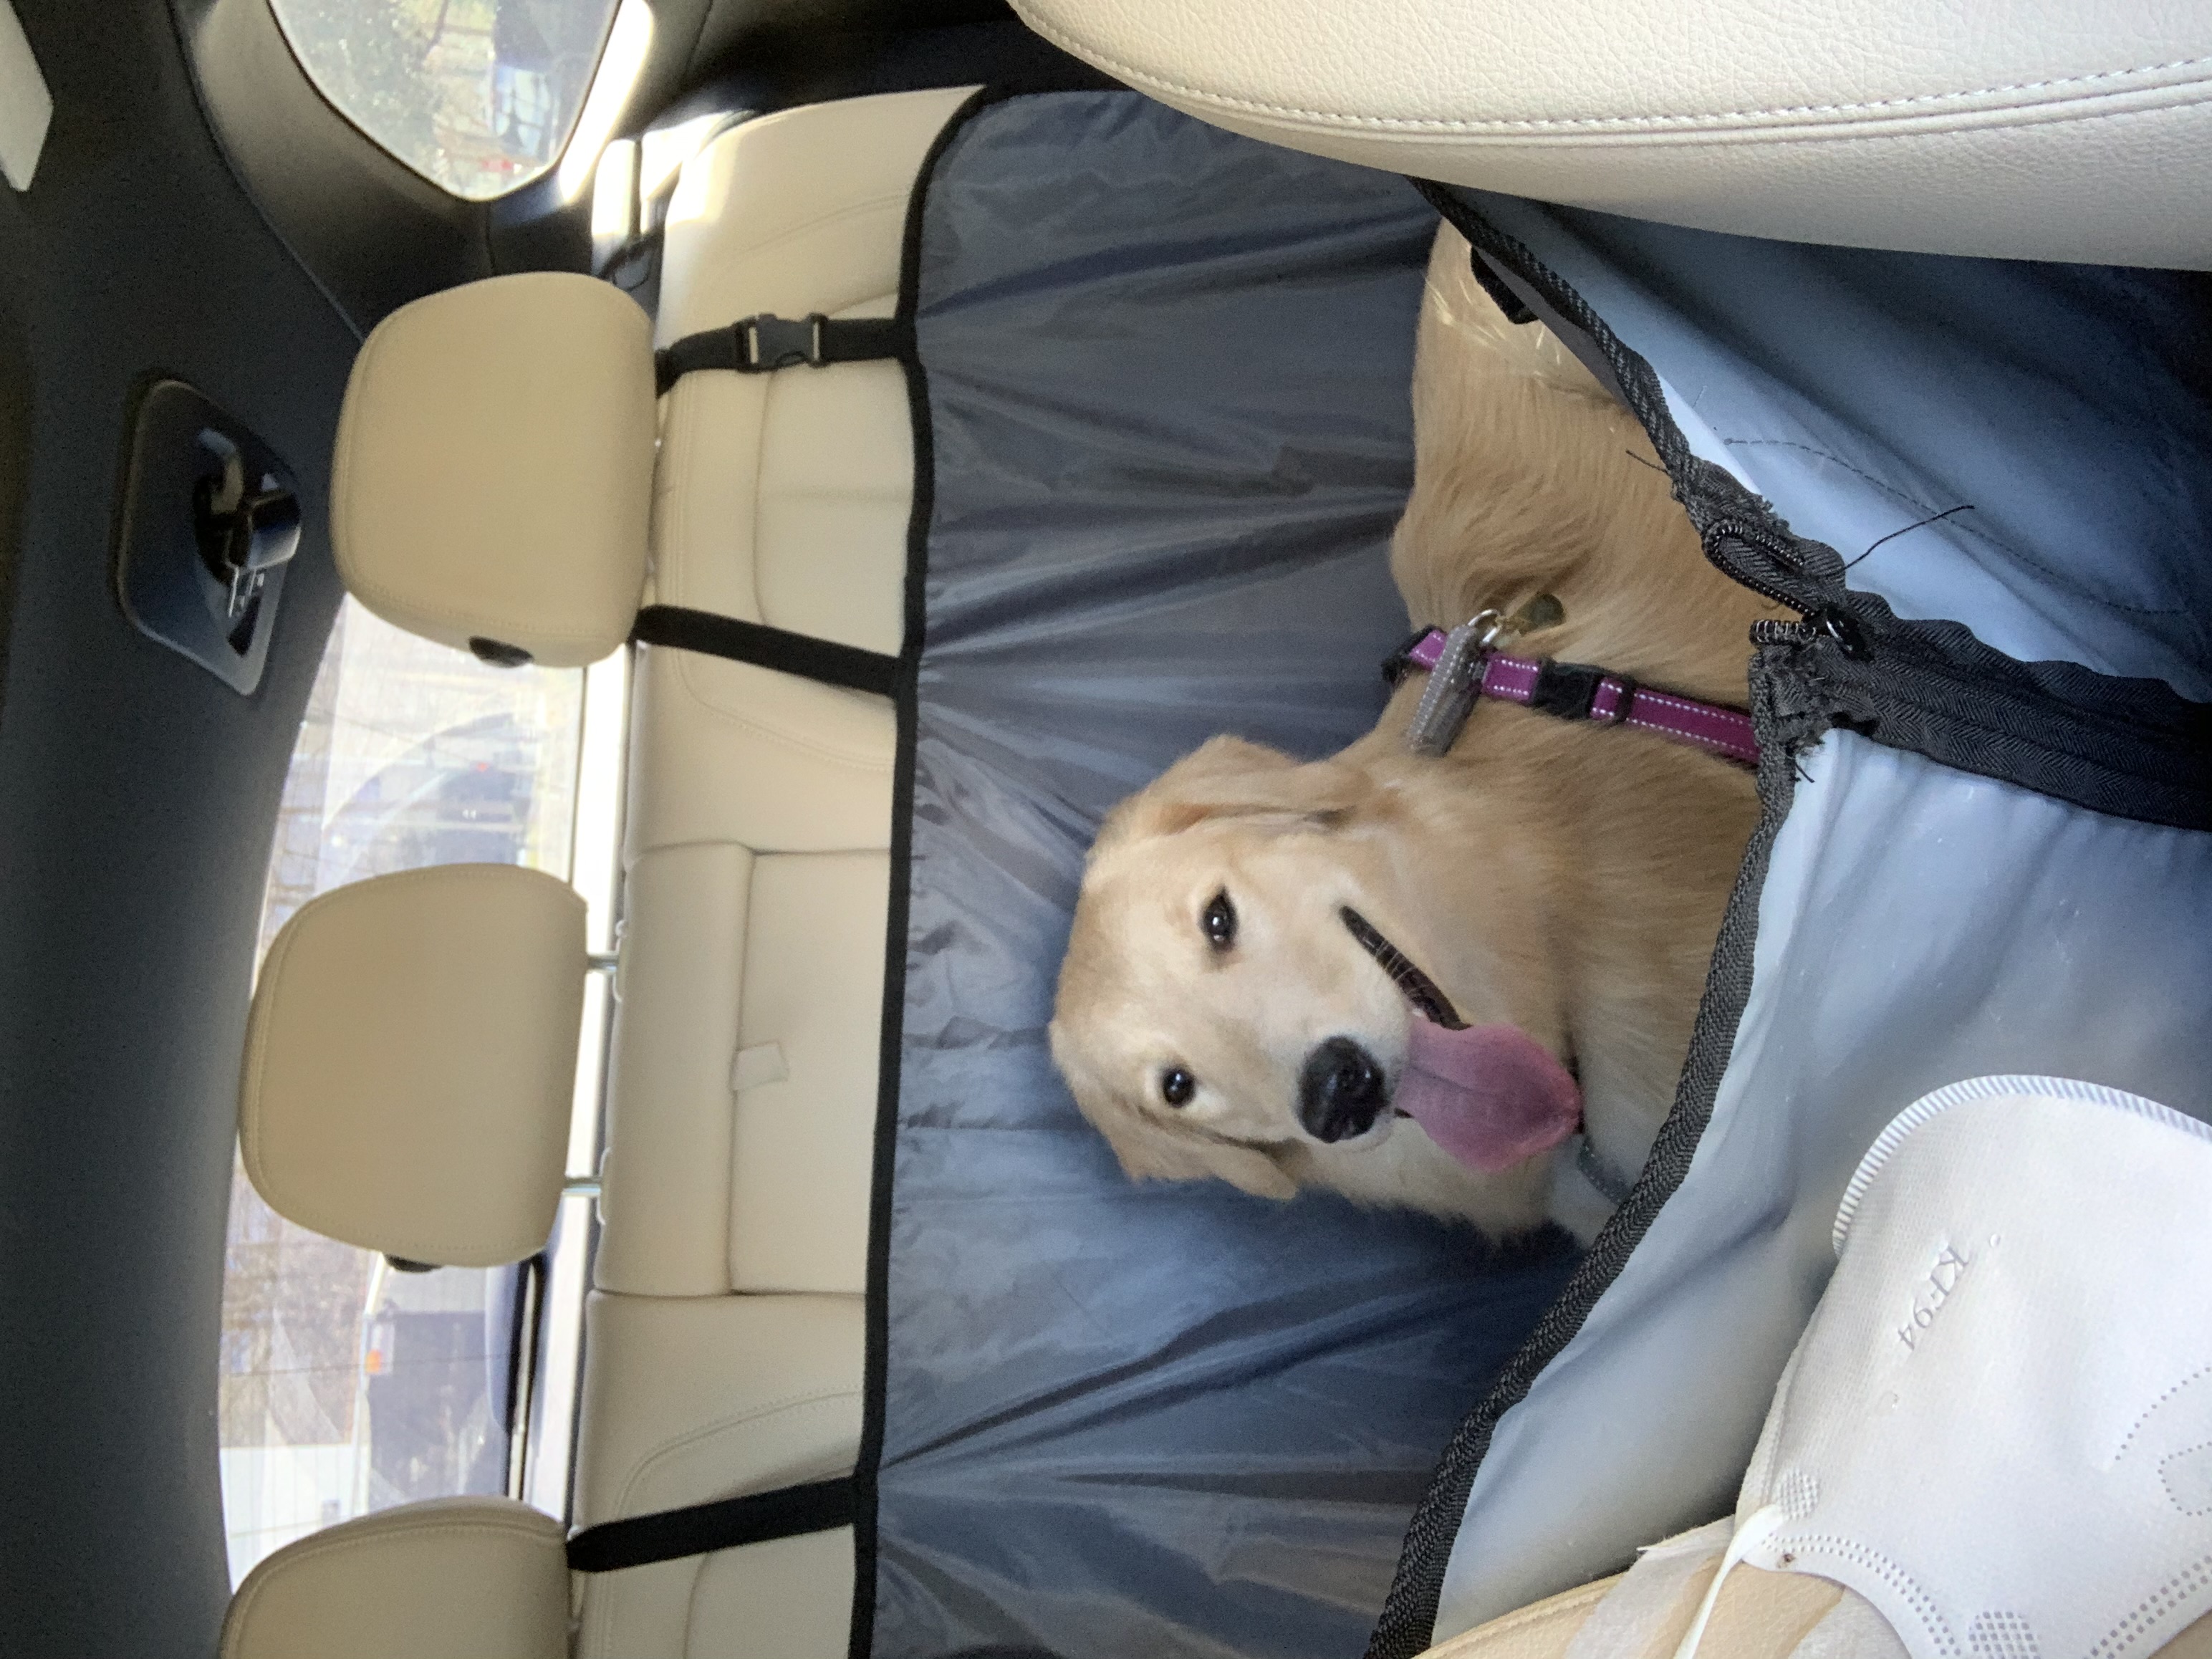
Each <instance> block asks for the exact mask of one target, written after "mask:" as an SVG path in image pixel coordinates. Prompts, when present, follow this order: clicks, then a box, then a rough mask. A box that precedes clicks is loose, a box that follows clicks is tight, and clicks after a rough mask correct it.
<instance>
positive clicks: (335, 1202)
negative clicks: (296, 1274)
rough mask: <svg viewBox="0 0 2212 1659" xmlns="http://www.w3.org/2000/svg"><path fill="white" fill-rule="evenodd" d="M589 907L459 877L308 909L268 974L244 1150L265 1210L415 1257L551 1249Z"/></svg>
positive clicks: (561, 895)
mask: <svg viewBox="0 0 2212 1659" xmlns="http://www.w3.org/2000/svg"><path fill="white" fill-rule="evenodd" d="M586 971H587V966H586V957H585V951H584V902H583V901H582V900H581V899H580V898H579V897H578V896H576V893H575V891H574V889H572V888H570V887H569V886H568V884H566V883H564V882H559V881H556V880H555V879H554V878H552V877H550V876H546V875H540V874H539V873H538V872H536V871H532V870H524V869H519V868H517V867H516V866H513V865H505V864H453V865H443V866H436V867H434V868H431V869H428V870H411V871H408V872H404V873H402V874H398V875H391V876H380V877H378V878H375V879H374V880H373V881H365V882H360V883H356V884H355V885H353V886H350V887H341V888H339V889H337V890H336V891H334V892H330V893H325V894H324V895H323V896H321V897H319V898H317V899H315V900H313V901H312V902H309V903H307V904H306V905H304V906H302V907H301V909H300V911H299V913H298V914H297V915H294V916H293V918H292V919H291V920H290V921H288V922H286V923H285V924H284V927H283V931H282V932H281V933H278V934H277V935H276V942H275V943H274V944H273V945H270V950H269V957H268V960H267V961H266V962H264V963H263V964H262V969H261V978H260V981H259V982H258V984H257V985H256V986H255V987H254V993H253V1007H252V1013H251V1014H250V1016H249V1017H248V1020H247V1024H246V1065H245V1068H244V1071H243V1073H242V1074H241V1078H240V1091H239V1113H238V1139H239V1151H240V1156H241V1158H242V1160H243V1162H244V1164H245V1165H246V1175H247V1177H248V1178H249V1179H251V1180H252V1182H253V1185H254V1187H255V1188H256V1190H258V1192H259V1193H260V1194H261V1195H262V1197H263V1198H264V1199H265V1200H268V1203H269V1206H270V1208H271V1209H273V1210H275V1211H276V1212H277V1213H278V1214H280V1215H283V1216H285V1217H287V1218H289V1219H291V1220H293V1221H295V1222H297V1223H299V1224H300V1225H301V1226H303V1227H312V1228H313V1229H314V1230H315V1231H317V1232H319V1233H324V1234H326V1235H327V1236H329V1237H332V1238H338V1239H343V1240H344V1241H345V1242H346V1243H349V1244H356V1245H359V1246H361V1247H362V1248H363V1249H371V1250H380V1251H382V1252H383V1253H384V1254H386V1255H392V1256H396V1257H398V1258H399V1259H401V1260H403V1261H418V1262H425V1263H430V1264H435V1265H437V1266H441V1267H495V1266H498V1265H500V1264H501V1263H505V1262H509V1261H520V1259H521V1258H523V1257H525V1256H527V1255H533V1254H535V1253H536V1252H537V1251H538V1249H541V1248H542V1247H543V1246H544V1243H545V1238H546V1236H547V1234H549V1233H550V1231H552V1227H553V1212H554V1206H556V1204H557V1203H558V1202H559V1200H560V1194H561V1184H562V1162H563V1160H564V1158H565V1157H566V1155H567V1152H568V1118H569V1115H570V1111H571V1103H572V1101H573V1099H574V1090H575V1077H576V1042H577V1035H578V1032H579V1030H580V1025H581V1021H582V1018H583V1001H584V975H585V974H586Z"/></svg>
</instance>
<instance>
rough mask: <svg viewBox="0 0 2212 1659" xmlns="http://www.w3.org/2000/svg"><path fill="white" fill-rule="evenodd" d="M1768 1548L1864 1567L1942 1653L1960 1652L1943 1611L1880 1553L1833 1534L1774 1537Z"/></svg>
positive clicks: (1917, 1585) (1857, 1542)
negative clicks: (1896, 1598)
mask: <svg viewBox="0 0 2212 1659" xmlns="http://www.w3.org/2000/svg"><path fill="white" fill-rule="evenodd" d="M1768 1547H1770V1548H1771V1549H1775V1550H1795V1551H1796V1552H1797V1553H1800V1554H1803V1553H1808V1552H1812V1553H1821V1554H1826V1555H1832V1556H1835V1557H1836V1558H1838V1559H1840V1560H1844V1561H1849V1562H1850V1563H1851V1564H1852V1565H1854V1566H1858V1567H1863V1568H1864V1569H1865V1570H1866V1571H1869V1572H1871V1573H1873V1574H1874V1575H1875V1577H1877V1578H1879V1579H1881V1582H1882V1583H1885V1584H1887V1585H1888V1586H1889V1588H1890V1589H1892V1590H1893V1591H1895V1592H1896V1593H1897V1595H1899V1597H1900V1598H1901V1599H1902V1600H1903V1601H1905V1605H1906V1606H1908V1607H1911V1609H1912V1613H1913V1616H1914V1617H1915V1618H1917V1619H1918V1620H1920V1627H1921V1628H1922V1629H1923V1631H1925V1632H1927V1634H1928V1636H1929V1639H1930V1640H1931V1641H1933V1642H1934V1643H1935V1644H1936V1647H1937V1648H1939V1649H1940V1650H1942V1651H1943V1652H1945V1653H1951V1654H1955V1653H1957V1652H1958V1651H1959V1643H1958V1638H1956V1637H1954V1636H1953V1635H1952V1634H1951V1629H1950V1626H1948V1625H1947V1624H1945V1623H1944V1621H1943V1613H1942V1609H1941V1608H1940V1607H1937V1606H1936V1602H1935V1600H1934V1598H1932V1597H1931V1596H1929V1594H1928V1593H1927V1591H1925V1590H1923V1589H1921V1587H1920V1585H1919V1583H1918V1582H1917V1580H1916V1579H1914V1577H1912V1575H1911V1573H1909V1572H1907V1571H1905V1569H1904V1568H1903V1567H1901V1566H1899V1565H1898V1564H1897V1563H1896V1562H1894V1561H1893V1560H1891V1559H1889V1558H1888V1557H1887V1555H1884V1554H1883V1553H1881V1551H1880V1550H1876V1549H1872V1548H1869V1547H1868V1546H1866V1545H1864V1544H1862V1543H1860V1542H1859V1541H1857V1539H1852V1538H1844V1537H1839V1536H1838V1535H1837V1534H1833V1533H1815V1534H1809V1535H1808V1534H1798V1535H1797V1536H1796V1537H1779V1538H1775V1539H1772V1540H1771V1541H1769V1546H1768Z"/></svg>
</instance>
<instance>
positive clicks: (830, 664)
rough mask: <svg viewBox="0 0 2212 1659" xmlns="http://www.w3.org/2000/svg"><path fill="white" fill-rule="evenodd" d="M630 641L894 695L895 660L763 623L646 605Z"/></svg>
mask: <svg viewBox="0 0 2212 1659" xmlns="http://www.w3.org/2000/svg"><path fill="white" fill-rule="evenodd" d="M629 637H630V642H631V643H632V644H634V645H665V646H668V647H671V648H673V649H675V650H678V651H696V652H700V653H702V654H704V655H706V656H709V657H727V658H728V659H730V660H731V661H732V662H749V663H756V664H758V665H760V666H761V667H763V668H773V669H775V671H777V672H779V673H783V674H796V675H798V676H799V677H800V678H803V679H810V680H820V681H822V682H823V684H827V685H842V686H843V687H845V688H846V689H847V690H850V691H872V692H874V693H875V694H876V695H877V696H880V697H889V696H896V695H897V692H898V671H899V659H897V658H896V657H891V656H886V655H884V653H882V652H880V651H864V650H862V649H861V648H860V647H859V646H856V645H840V644H838V643H837V642H836V641H834V640H822V639H817V638H815V637H814V635H811V634H794V633H793V632H792V631H791V630H790V629H785V628H770V627H769V626H768V625H767V624H766V623H752V622H740V621H739V620H738V618H737V617H721V616H717V615H715V614H714V612H713V611H692V610H688V609H686V608H685V607H684V606H683V605H647V606H646V607H645V609H644V610H642V611H639V612H638V613H637V623H636V625H635V627H634V628H632V629H630V635H629Z"/></svg>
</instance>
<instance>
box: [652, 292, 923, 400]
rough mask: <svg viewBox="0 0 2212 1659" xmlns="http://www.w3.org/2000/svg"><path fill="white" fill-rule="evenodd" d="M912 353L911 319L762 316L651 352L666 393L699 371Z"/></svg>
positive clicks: (659, 386) (657, 385)
mask: <svg viewBox="0 0 2212 1659" xmlns="http://www.w3.org/2000/svg"><path fill="white" fill-rule="evenodd" d="M913 349H914V319H912V318H910V317H825V316H823V314H822V313H820V312H818V311H817V312H815V313H813V314H812V315H811V316H807V317H777V316H773V315H771V314H770V313H767V312H762V313H760V314H759V315H758V316H755V317H741V318H739V319H738V320H737V321H736V322H734V323H732V324H731V325H729V326H728V327H727V328H710V329H708V331H706V332H705V333H703V334H687V335H685V336H684V337H683V338H682V339H680V340H678V341H677V342H676V343H675V344H673V345H670V346H663V347H662V348H661V349H659V350H658V351H656V352H654V353H653V383H654V389H655V390H656V391H657V392H664V393H665V392H666V391H667V390H668V388H669V387H671V386H674V385H675V384H676V383H677V381H678V380H682V379H683V378H684V376H685V375H686V374H696V373H697V372H698V371H699V370H701V369H702V368H724V369H734V370H735V371H736V372H737V373H738V374H772V373H773V372H775V370H777V369H779V368H798V367H799V365H800V364H802V363H803V364H806V365H808V366H810V367H811V368H821V367H822V366H823V365H824V364H825V363H864V362H872V361H874V360H876V359H878V358H884V357H903V356H907V355H908V354H909V353H910V352H912V351H913Z"/></svg>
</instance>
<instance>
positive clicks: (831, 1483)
mask: <svg viewBox="0 0 2212 1659" xmlns="http://www.w3.org/2000/svg"><path fill="white" fill-rule="evenodd" d="M853 1515H854V1503H853V1480H852V1477H851V1476H850V1475H841V1476H840V1477H838V1478H837V1479H836V1480H815V1481H810V1482H809V1483H808V1484H807V1485H805V1486H779V1487H777V1488H776V1489H775V1491H774V1492H748V1493H747V1494H746V1495H745V1496H744V1497H743V1498H721V1499H720V1500H718V1501H716V1502H714V1503H712V1504H692V1505H691V1506H690V1508H689V1509H682V1510H657V1511H656V1512H654V1513H653V1514H652V1515H633V1516H628V1517H627V1518H625V1519H623V1520H621V1521H602V1522H599V1525H598V1526H596V1527H586V1528H584V1529H583V1531H581V1532H580V1533H577V1534H574V1535H573V1536H572V1537H570V1539H569V1540H568V1567H569V1571H572V1572H617V1571H621V1570H622V1569H623V1568H624V1567H642V1566H645V1565H647V1564H648V1563H651V1562H654V1561H680V1560H682V1559H684V1557H685V1556H688V1555H708V1554H711V1553H713V1552H714V1551H715V1550H727V1549H735V1548H736V1547H738V1545H740V1544H765V1543H767V1542H768V1541H769V1540H770V1539H772V1538H796V1537H798V1536H799V1534H802V1533H810V1532H828V1531H829V1530H830V1529H831V1528H836V1527H849V1526H851V1525H852V1524H853Z"/></svg>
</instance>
